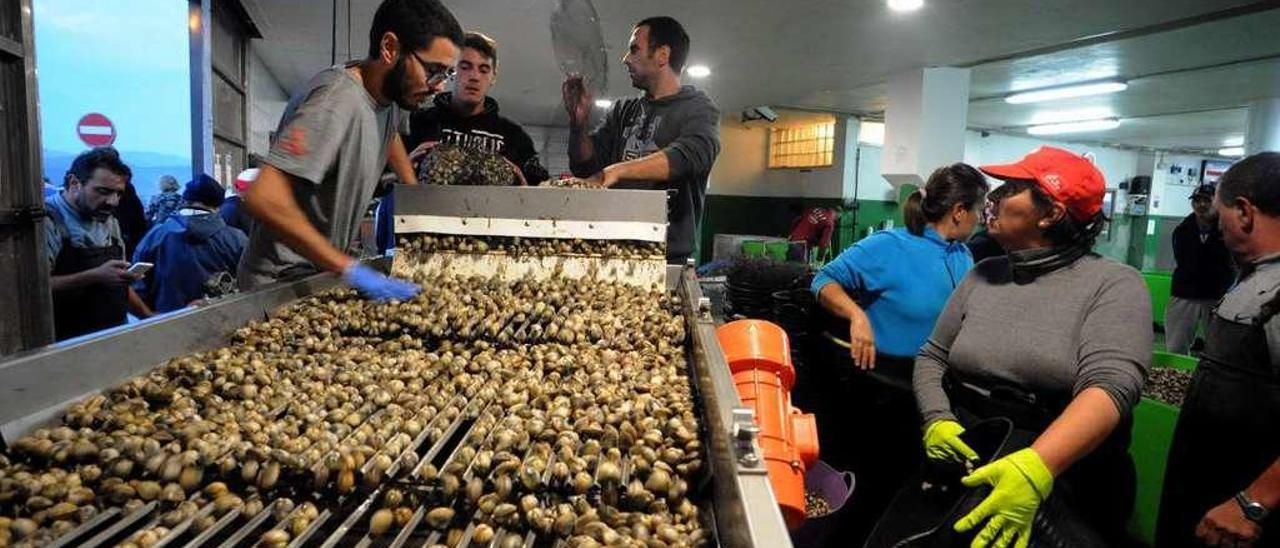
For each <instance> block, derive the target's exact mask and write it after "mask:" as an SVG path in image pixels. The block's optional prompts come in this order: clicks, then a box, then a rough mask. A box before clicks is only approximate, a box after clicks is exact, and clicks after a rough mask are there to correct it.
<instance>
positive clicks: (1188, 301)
mask: <svg viewBox="0 0 1280 548" xmlns="http://www.w3.org/2000/svg"><path fill="white" fill-rule="evenodd" d="M1213 195H1214V190H1213V187H1212V186H1209V185H1200V186H1199V187H1197V188H1196V189H1195V191H1194V192H1192V193H1191V209H1192V211H1193V213H1192V214H1191V215H1187V218H1186V219H1183V220H1182V223H1181V224H1179V225H1178V226H1177V228H1174V229H1173V257H1174V261H1175V262H1176V264H1175V265H1174V268H1173V285H1172V287H1171V288H1170V289H1171V291H1170V298H1169V306H1168V308H1167V309H1166V310H1165V314H1164V332H1165V347H1166V348H1167V349H1168V350H1169V351H1170V352H1174V353H1177V354H1187V353H1189V352H1190V351H1191V343H1192V342H1193V341H1195V339H1196V328H1197V326H1200V325H1208V323H1209V313H1210V312H1211V311H1212V310H1213V307H1214V306H1215V305H1216V304H1217V302H1218V299H1221V298H1222V296H1223V295H1226V294H1227V290H1228V289H1230V288H1231V284H1232V282H1234V281H1235V279H1236V273H1235V269H1234V268H1233V266H1232V264H1233V263H1232V260H1231V252H1230V251H1227V246H1226V244H1224V243H1223V242H1222V231H1221V230H1219V229H1218V219H1217V216H1216V215H1215V213H1214V209H1213Z"/></svg>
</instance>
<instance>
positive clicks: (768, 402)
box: [716, 320, 818, 529]
mask: <svg viewBox="0 0 1280 548" xmlns="http://www.w3.org/2000/svg"><path fill="white" fill-rule="evenodd" d="M716 336H717V338H719V339H720V347H721V349H722V350H723V351H724V357H725V360H726V361H727V362H728V363H729V371H730V372H731V373H732V374H733V382H734V385H735V386H736V387H737V388H738V397H739V398H741V399H742V403H743V405H747V406H750V407H752V408H753V409H755V418H756V423H758V424H759V426H760V436H759V438H757V441H758V442H759V444H760V449H761V451H763V452H764V461H765V467H766V468H767V469H768V471H769V483H770V485H771V486H772V487H773V492H774V495H775V496H777V498H778V505H779V507H780V508H781V510H782V517H783V519H785V520H786V522H787V527H789V528H791V529H795V528H797V527H799V526H800V525H801V524H803V523H804V519H805V499H804V474H805V470H806V469H807V468H808V467H809V466H812V465H813V463H814V461H816V460H817V459H818V428H817V423H816V422H815V420H814V416H813V415H812V414H809V413H801V412H800V410H799V409H797V408H794V407H792V406H791V387H792V386H794V385H795V379H796V370H795V368H794V367H792V365H791V347H790V343H789V341H788V340H787V333H786V332H785V331H783V330H782V328H781V327H778V326H777V325H774V324H772V323H769V322H766V321H763V320H739V321H736V322H730V323H727V324H725V325H723V326H721V327H720V329H718V330H717V331H716Z"/></svg>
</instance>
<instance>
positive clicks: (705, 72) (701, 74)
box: [685, 65, 711, 78]
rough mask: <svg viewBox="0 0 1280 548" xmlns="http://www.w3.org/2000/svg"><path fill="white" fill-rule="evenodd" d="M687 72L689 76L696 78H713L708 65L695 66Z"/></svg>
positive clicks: (686, 70)
mask: <svg viewBox="0 0 1280 548" xmlns="http://www.w3.org/2000/svg"><path fill="white" fill-rule="evenodd" d="M685 72H687V73H689V76H692V77H694V78H706V77H708V76H711V68H710V67H708V66H706V65H694V66H692V67H689V68H688V69H685Z"/></svg>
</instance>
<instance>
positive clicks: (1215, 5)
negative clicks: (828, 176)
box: [242, 0, 1280, 149]
mask: <svg viewBox="0 0 1280 548" xmlns="http://www.w3.org/2000/svg"><path fill="white" fill-rule="evenodd" d="M242 1H243V2H244V3H246V4H249V5H250V8H251V11H252V12H256V13H257V19H259V21H258V23H259V26H260V28H261V30H262V33H263V35H264V39H263V40H260V41H256V42H255V47H256V49H257V50H258V52H259V54H260V55H261V56H262V58H263V59H264V60H265V62H266V64H267V66H268V69H269V70H270V71H271V72H272V73H273V74H274V75H275V76H276V77H277V79H279V80H280V82H281V83H282V84H283V85H284V86H285V87H286V88H288V89H289V90H293V89H295V88H296V87H297V86H300V85H301V84H302V83H303V82H305V80H306V78H308V77H309V76H310V75H311V74H312V73H314V72H315V71H317V70H319V69H320V68H322V67H324V66H326V65H328V64H329V60H330V37H331V24H332V18H331V9H332V6H331V4H330V3H329V2H319V1H315V0H242ZM349 1H350V9H351V22H350V28H351V31H352V32H351V44H352V47H351V53H352V55H348V54H347V49H348V48H347V26H348V25H347V2H348V0H338V5H339V21H338V28H337V33H338V39H337V42H338V44H337V50H338V58H339V60H342V59H345V58H349V57H359V56H362V54H363V52H364V51H365V50H366V49H367V46H368V37H367V33H368V27H369V23H370V21H371V19H372V15H373V11H374V9H375V8H376V6H377V4H378V1H377V0H349ZM445 3H446V4H447V5H449V6H450V7H451V9H453V10H454V13H455V15H456V16H457V17H458V19H459V21H461V22H462V24H463V26H465V27H467V28H469V29H475V30H480V31H482V32H485V33H487V34H489V35H491V36H493V37H494V38H496V39H497V40H498V42H499V56H500V60H501V70H500V78H499V82H498V85H497V87H496V88H495V90H494V93H493V95H494V97H495V98H496V99H498V101H499V102H500V103H501V104H502V108H503V111H504V113H506V114H507V115H509V116H511V117H513V118H515V119H517V120H519V121H522V122H524V123H530V124H543V125H553V124H563V123H564V120H565V118H564V114H563V111H562V109H561V107H560V104H559V101H560V99H559V98H560V93H559V88H560V82H561V78H562V76H561V74H560V72H559V69H558V67H557V64H556V61H555V57H554V53H553V51H552V47H551V34H550V30H549V21H550V15H551V12H552V10H553V8H554V4H555V0H469V1H465V2H463V1H461V0H446V1H445ZM926 4H927V5H926V7H925V8H924V9H923V10H921V11H919V12H916V13H910V14H899V13H893V12H890V11H889V10H888V9H887V8H886V7H885V2H884V0H810V1H791V2H776V1H762V0H738V1H728V0H715V1H712V0H679V1H677V0H650V1H645V2H619V1H616V0H606V1H597V2H596V9H597V10H598V12H599V16H600V17H599V18H600V23H601V26H602V31H603V35H604V38H605V42H606V43H605V46H606V48H607V49H608V52H609V55H610V59H611V66H610V73H609V84H610V85H609V90H608V93H609V95H610V96H611V97H613V98H616V97H621V96H626V95H631V94H633V93H635V90H633V89H631V88H630V86H629V81H628V80H627V78H626V75H625V72H624V71H623V69H622V66H621V63H620V62H618V61H617V60H616V59H617V58H618V57H620V55H621V52H622V51H623V49H624V48H625V46H626V40H627V36H628V35H629V33H630V30H631V26H632V25H633V24H634V23H635V22H636V21H638V20H640V19H642V18H644V17H647V16H651V15H656V14H667V15H672V16H674V17H676V18H677V19H679V20H680V21H681V22H682V23H683V24H684V25H685V27H686V28H687V29H688V31H689V34H690V35H691V37H692V41H693V52H692V54H691V56H690V60H691V62H692V63H704V64H706V65H708V66H710V67H711V69H712V71H713V72H712V75H711V76H710V77H709V78H707V79H705V80H700V81H695V82H694V83H695V84H696V85H698V86H699V87H702V88H704V89H705V90H707V92H708V93H710V94H711V96H712V97H713V98H714V99H715V100H716V102H717V103H718V104H719V105H720V107H721V109H722V110H724V111H725V112H732V111H736V110H740V109H742V108H745V107H748V106H752V105H761V104H768V105H775V106H790V107H801V108H808V109H816V110H827V111H834V112H852V113H877V112H879V111H882V110H883V108H884V104H885V89H884V86H883V82H884V81H885V79H886V77H887V76H888V75H890V74H893V73H895V72H898V71H902V70H908V69H911V68H914V67H920V66H971V67H972V68H973V77H972V85H971V87H972V97H973V102H972V103H971V108H970V113H969V120H970V124H971V125H972V126H973V127H980V128H990V129H998V130H1003V131H1012V132H1018V131H1022V128H1023V127H1025V125H1026V124H1028V123H1029V122H1030V120H1031V119H1032V117H1033V116H1035V114H1036V112H1037V111H1039V110H1045V109H1046V108H1052V109H1066V110H1074V109H1081V108H1093V109H1098V108H1108V109H1111V111H1112V112H1114V114H1115V115H1116V116H1118V117H1121V118H1122V119H1123V123H1122V125H1121V127H1120V128H1119V129H1117V130H1114V131H1110V132H1105V133H1097V134H1080V135H1078V137H1079V138H1080V139H1082V140H1088V141H1093V142H1106V143H1112V144H1119V145H1125V146H1135V147H1147V148H1169V149H1212V148H1216V147H1218V146H1219V145H1220V144H1221V141H1222V140H1224V139H1226V138H1228V137H1236V136H1240V135H1242V134H1243V131H1244V120H1245V112H1244V109H1243V106H1244V105H1245V104H1246V102H1247V101H1248V100H1250V99H1253V98H1259V97H1264V96H1275V95H1277V94H1280V40H1277V39H1276V38H1275V36H1274V34H1275V29H1277V28H1280V10H1275V9H1273V10H1271V11H1263V12H1259V13H1252V14H1249V15H1243V16H1239V17H1233V18H1229V19H1218V20H1211V21H1209V22H1205V23H1201V24H1196V25H1191V26H1185V25H1183V24H1181V23H1180V21H1182V20H1187V19H1194V18H1198V17H1208V16H1210V15H1212V14H1214V13H1215V12H1219V11H1220V10H1227V9H1232V8H1241V7H1244V6H1249V5H1253V4H1254V2H1249V1H1245V0H1211V1H1210V0H1126V1H1123V2H1117V1H1115V0H1041V1H1037V2H1027V1H1026V0H926ZM1272 5H1274V3H1273V4H1272ZM1152 27H1154V28H1166V27H1169V28H1171V29H1172V30H1168V31H1164V32H1158V33H1143V32H1140V31H1141V30H1142V29H1147V28H1152ZM1134 31H1139V32H1134ZM1117 33H1118V34H1119V35H1120V36H1122V37H1123V36H1128V35H1130V34H1133V35H1136V36H1134V37H1129V38H1123V39H1119V40H1114V41H1108V42H1102V43H1097V42H1098V40H1096V37H1098V36H1103V35H1112V34H1117ZM1091 38H1093V39H1091ZM1081 40H1085V41H1086V43H1088V44H1089V45H1084V46H1082V47H1074V48H1069V49H1061V50H1056V51H1055V48H1057V47H1059V46H1062V45H1064V44H1072V43H1076V42H1077V41H1081ZM1036 51H1050V52H1049V53H1044V54H1039V55H1030V56H1028V55H1023V53H1024V52H1036ZM1005 58H1010V59H1008V60H1003V61H995V62H984V60H987V59H1005ZM1247 59H1260V60H1257V61H1254V62H1250V63H1241V61H1242V60H1247ZM1233 62H1234V63H1237V64H1235V65H1229V66H1220V65H1224V64H1227V63H1233ZM1205 67H1217V68H1205ZM1189 69H1196V70H1189ZM1104 77H1117V78H1121V79H1126V80H1130V89H1129V90H1127V91H1125V92H1122V93H1120V94H1116V95H1112V96H1108V97H1104V98H1093V99H1086V100H1073V101H1064V102H1063V103H1064V104H1063V105H1050V104H1047V103H1042V104H1040V105H1020V106H1019V105H1008V104H1006V103H1005V102H1004V101H1003V100H1002V97H1003V96H1004V95H1005V94H1007V93H1009V92H1011V91H1014V90H1017V89H1025V88H1029V87H1043V86H1045V85H1053V84H1060V83H1070V82H1077V81H1081V80H1092V79H1098V78H1104Z"/></svg>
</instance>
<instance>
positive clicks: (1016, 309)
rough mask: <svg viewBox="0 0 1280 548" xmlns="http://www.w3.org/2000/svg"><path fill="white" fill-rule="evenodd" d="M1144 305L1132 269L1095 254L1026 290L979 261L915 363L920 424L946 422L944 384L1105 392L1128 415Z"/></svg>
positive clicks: (1145, 325)
mask: <svg viewBox="0 0 1280 548" xmlns="http://www.w3.org/2000/svg"><path fill="white" fill-rule="evenodd" d="M1151 339H1152V333H1151V298H1150V295H1149V294H1148V292H1147V288H1146V285H1145V284H1144V283H1143V281H1142V277H1141V276H1140V275H1139V274H1138V272H1137V271H1136V270H1134V269H1133V268H1130V267H1128V266H1125V265H1123V264H1120V263H1117V262H1114V261H1111V260H1108V259H1104V258H1102V257H1099V256H1097V255H1092V254H1091V255H1086V256H1084V257H1082V258H1081V259H1080V260H1078V261H1076V262H1075V263H1073V264H1071V265H1070V266H1067V267H1065V268H1062V269H1059V270H1056V271H1053V272H1050V273H1048V274H1045V275H1042V276H1039V277H1038V278H1035V279H1034V280H1033V281H1031V282H1029V283H1019V282H1016V281H1014V278H1013V272H1012V268H1011V265H1010V262H1009V259H1008V257H1003V256H1002V257H994V258H991V259H987V260H984V261H982V262H981V263H979V264H978V265H977V266H975V267H974V269H973V270H971V271H970V272H969V274H968V275H967V276H966V277H965V279H964V281H963V282H962V283H961V284H960V287H958V288H956V290H955V292H954V293H952V294H951V299H950V300H949V301H947V305H946V307H945V308H944V309H943V311H942V315H941V316H939V317H938V322H937V324H935V326H934V329H933V334H932V335H930V337H929V340H928V342H926V343H925V345H924V347H923V348H922V349H921V350H920V355H919V356H918V357H917V358H916V365H915V372H914V378H913V384H914V386H915V393H916V400H917V404H918V405H919V407H920V413H921V415H922V416H923V418H924V421H925V424H928V423H929V422H931V421H934V420H937V419H944V418H947V419H953V420H954V418H955V415H954V414H953V413H952V410H951V402H950V399H949V398H948V397H947V394H946V392H944V391H943V389H942V377H943V375H944V374H945V373H947V371H948V370H954V372H956V373H957V374H958V375H959V376H960V377H961V378H962V379H964V380H965V381H966V382H969V383H973V384H979V385H981V384H982V383H983V382H984V381H995V382H998V383H1002V384H1012V385H1015V386H1020V387H1023V388H1024V389H1027V390H1030V391H1032V392H1035V393H1039V394H1050V395H1055V396H1063V398H1064V399H1066V398H1069V397H1074V396H1075V395H1076V394H1079V393H1080V392H1081V391H1083V390H1084V389H1086V388H1090V387H1095V386H1096V387H1098V388H1101V389H1103V390H1105V391H1106V393H1107V394H1108V395H1109V396H1111V399H1112V401H1114V402H1115V404H1116V409H1118V410H1119V411H1120V414H1121V415H1122V416H1123V415H1128V414H1129V412H1130V411H1131V410H1132V409H1133V406H1135V405H1137V403H1138V400H1139V398H1140V397H1141V395H1142V385H1143V383H1144V382H1145V381H1146V375H1147V368H1148V367H1149V365H1150V360H1151Z"/></svg>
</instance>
